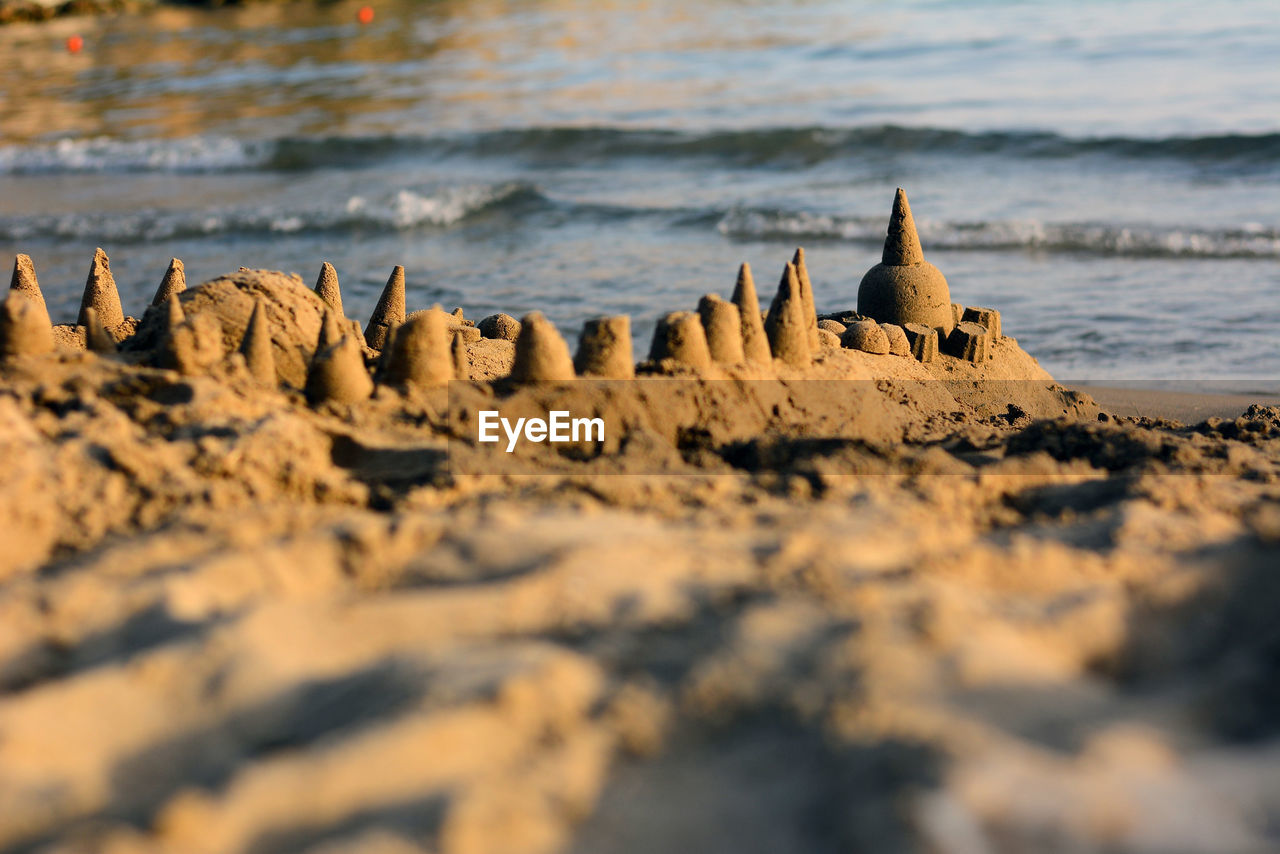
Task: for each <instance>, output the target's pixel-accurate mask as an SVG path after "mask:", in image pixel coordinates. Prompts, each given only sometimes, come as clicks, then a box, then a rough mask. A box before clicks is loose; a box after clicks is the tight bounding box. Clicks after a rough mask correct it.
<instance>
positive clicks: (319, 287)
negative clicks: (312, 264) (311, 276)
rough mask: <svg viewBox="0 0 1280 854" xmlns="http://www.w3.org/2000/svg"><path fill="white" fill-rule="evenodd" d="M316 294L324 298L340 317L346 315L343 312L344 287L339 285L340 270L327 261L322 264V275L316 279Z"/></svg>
mask: <svg viewBox="0 0 1280 854" xmlns="http://www.w3.org/2000/svg"><path fill="white" fill-rule="evenodd" d="M316 296H318V297H320V299H322V300H324V301H325V303H327V304H328V306H329V308H331V309H333V313H334V314H336V315H338V317H346V315H345V314H343V312H342V289H341V288H340V287H339V286H338V271H337V270H335V269H333V265H332V264H330V263H329V262H328V261H325V262H324V263H323V264H321V265H320V276H319V278H317V279H316Z"/></svg>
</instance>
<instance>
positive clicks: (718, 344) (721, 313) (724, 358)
mask: <svg viewBox="0 0 1280 854" xmlns="http://www.w3.org/2000/svg"><path fill="white" fill-rule="evenodd" d="M698 316H699V317H700V318H701V319H702V329H703V331H704V332H705V333H706V335H707V349H708V350H709V351H710V353H711V358H712V360H713V361H716V362H719V363H721V364H723V365H739V364H742V362H744V361H746V358H745V356H744V354H743V349H742V314H741V312H739V311H738V307H737V306H736V305H734V304H733V303H731V302H726V301H725V300H723V299H721V298H720V297H719V296H717V295H716V294H707V295H706V296H704V297H703V298H702V299H701V300H699V301H698Z"/></svg>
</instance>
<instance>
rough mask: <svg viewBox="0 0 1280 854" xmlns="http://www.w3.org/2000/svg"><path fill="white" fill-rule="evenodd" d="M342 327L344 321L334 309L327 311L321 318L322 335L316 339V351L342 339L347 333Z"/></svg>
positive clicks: (326, 348)
mask: <svg viewBox="0 0 1280 854" xmlns="http://www.w3.org/2000/svg"><path fill="white" fill-rule="evenodd" d="M342 327H343V323H342V321H341V320H339V319H338V315H336V314H334V313H333V312H332V311H325V313H324V317H323V318H321V319H320V337H319V338H317V339H316V350H315V351H316V352H317V353H320V352H323V351H325V350H328V349H329V348H330V347H332V346H334V345H335V344H337V343H338V342H339V341H341V340H342V337H343V336H344V335H346V334H347V333H346V331H344V330H343V328H342ZM387 343H390V342H389V341H388V342H387Z"/></svg>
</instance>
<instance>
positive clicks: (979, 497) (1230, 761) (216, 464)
mask: <svg viewBox="0 0 1280 854" xmlns="http://www.w3.org/2000/svg"><path fill="white" fill-rule="evenodd" d="M180 300H181V303H182V306H183V308H184V310H185V312H186V315H187V320H186V322H187V323H191V322H193V319H194V318H195V317H199V316H203V317H206V318H211V317H217V318H218V328H219V329H221V331H222V336H221V340H222V341H223V346H224V349H225V352H226V353H227V354H228V355H227V356H226V358H225V359H223V360H222V361H220V362H218V363H217V364H212V365H208V366H207V367H205V368H203V369H201V370H196V371H193V372H190V373H185V374H184V373H179V372H177V371H175V370H170V369H166V368H164V367H160V366H158V365H157V364H156V360H155V359H154V358H153V357H152V355H151V354H152V353H153V352H157V348H160V347H161V344H160V339H162V338H163V337H164V335H165V332H164V324H163V323H162V320H163V317H164V315H162V314H161V313H160V311H159V308H157V310H156V311H155V312H148V314H147V316H145V317H144V318H143V321H142V324H141V327H140V330H139V332H138V333H137V334H136V335H135V336H133V337H132V338H130V339H127V340H126V341H125V342H124V345H123V347H122V352H121V353H119V354H117V355H110V354H108V355H100V354H95V353H90V352H84V351H71V350H67V349H64V350H62V351H60V352H57V353H53V354H45V355H33V356H19V357H14V358H10V359H7V360H5V361H3V362H2V363H0V392H2V393H0V454H2V455H3V457H2V458H3V459H4V460H5V461H6V464H5V466H3V467H2V468H0V542H3V543H4V544H5V546H6V548H5V549H4V550H3V552H2V553H0V849H3V850H21V851H111V852H183V854H186V852H195V854H198V852H219V853H220V854H221V852H240V851H243V852H267V851H272V852H274V851H313V852H327V853H328V854H331V852H346V851H350V852H355V851H361V852H367V851H372V852H407V851H422V852H441V854H445V853H446V852H447V854H471V852H477V854H479V853H480V852H483V853H484V854H501V852H511V854H517V852H519V854H541V852H584V854H585V852H591V854H601V852H603V854H624V852H627V853H628V854H629V852H650V851H652V852H673V851H691V850H697V851H702V852H706V854H721V852H724V854H729V853H730V852H733V854H740V852H777V851H805V852H828V851H829V852H837V851H851V850H868V851H922V852H956V854H959V852H987V851H990V852H1004V851H1026V850H1035V851H1071V852H1079V851H1134V852H1138V851H1142V852H1150V851H1161V852H1163V851H1195V852H1199V851H1204V852H1209V851H1240V852H1249V851H1259V852H1260V851H1267V850H1274V849H1275V847H1276V846H1277V845H1278V844H1280V837H1278V836H1277V827H1280V822H1277V817H1278V816H1280V712H1278V711H1277V709H1278V708H1280V701H1278V700H1277V695H1276V688H1275V686H1276V684H1278V683H1277V680H1278V679H1280V671H1278V669H1277V662H1280V655H1277V650H1280V630H1278V629H1277V623H1276V621H1275V619H1274V613H1275V610H1276V607H1277V605H1278V604H1280V583H1278V582H1277V576H1276V575H1275V572H1274V566H1275V565H1276V556H1277V553H1278V552H1280V503H1278V502H1277V499H1278V498H1280V409H1278V408H1275V407H1263V406H1239V407H1236V406H1235V403H1236V402H1232V407H1231V408H1232V409H1234V412H1233V413H1232V416H1233V417H1231V418H1227V419H1221V418H1214V419H1209V420H1202V421H1200V422H1199V423H1190V424H1182V423H1178V422H1174V421H1171V420H1167V419H1166V418H1163V417H1161V416H1162V415H1165V416H1167V415H1170V414H1173V413H1174V412H1175V410H1169V411H1167V412H1166V411H1162V410H1161V406H1160V401H1161V398H1160V397H1159V396H1158V395H1157V396H1155V397H1149V398H1146V399H1145V400H1146V403H1144V411H1143V413H1142V415H1143V416H1144V417H1140V418H1138V417H1129V416H1128V415H1125V414H1122V413H1120V412H1113V413H1108V412H1106V411H1105V409H1106V406H1105V404H1104V405H1103V406H1101V407H1100V406H1099V405H1097V403H1096V402H1095V400H1094V399H1093V398H1092V397H1091V396H1090V395H1088V394H1083V393H1079V392H1077V391H1073V390H1070V389H1066V388H1063V387H1062V386H1060V385H1058V384H1057V383H1055V382H1054V381H1053V378H1052V377H1050V376H1049V375H1048V374H1047V373H1045V372H1044V371H1043V369H1041V368H1040V367H1039V365H1038V364H1037V363H1036V362H1035V360H1034V359H1033V358H1032V357H1031V356H1030V355H1029V354H1027V353H1025V352H1024V351H1023V350H1022V349H1021V348H1020V347H1019V346H1018V343H1017V340H1016V339H1015V338H1011V337H1007V336H1004V337H999V338H995V339H994V340H993V342H992V345H991V348H992V352H991V354H990V356H991V357H990V359H988V360H986V361H982V362H976V363H975V362H970V361H965V360H963V359H957V358H955V357H953V356H951V355H948V354H946V353H940V354H939V355H937V356H936V358H935V359H934V361H932V362H930V363H928V364H922V363H920V362H919V361H917V360H916V359H914V358H912V357H910V356H902V355H893V354H885V355H877V354H871V353H864V352H858V351H853V350H848V349H834V350H832V349H825V350H822V351H821V352H820V353H817V354H815V355H814V356H813V363H812V364H807V365H789V364H787V363H786V362H784V361H781V360H778V361H775V363H774V364H773V365H769V366H767V367H765V366H761V365H758V364H752V363H746V364H742V365H728V366H726V365H719V364H715V365H703V367H702V372H701V373H699V372H698V371H697V370H694V369H693V368H691V367H690V366H689V365H688V364H685V363H681V362H677V361H675V360H673V359H667V360H666V361H667V362H668V363H670V364H668V365H667V366H666V368H663V366H662V365H661V364H658V365H651V366H650V368H649V373H647V374H644V375H642V376H640V377H639V378H637V379H634V380H616V381H584V380H576V381H574V380H571V381H556V382H533V383H531V382H527V381H526V382H523V383H513V382H510V381H507V380H504V379H503V377H505V376H506V375H507V374H509V373H510V372H511V370H512V368H513V365H514V363H515V360H516V358H517V355H516V354H517V351H518V348H519V345H518V344H514V343H512V342H511V341H506V340H491V339H488V338H482V339H477V340H470V341H467V340H465V336H463V337H462V340H463V344H464V345H465V347H466V355H467V360H468V368H469V374H470V377H471V379H470V380H468V381H460V382H454V383H452V384H450V386H449V388H422V387H416V386H412V385H411V386H408V387H406V388H405V389H403V390H401V389H397V388H396V387H393V386H391V385H381V384H380V385H378V386H377V388H376V389H375V390H374V391H373V393H372V395H364V396H361V397H360V398H359V399H355V400H348V401H333V400H326V401H321V402H318V403H317V405H314V406H311V405H308V403H307V401H306V398H305V397H304V395H303V394H302V392H301V389H302V388H303V387H304V386H305V385H306V382H305V377H304V375H305V373H306V371H307V370H308V369H309V365H310V364H311V361H312V359H313V357H314V351H315V349H316V345H317V342H318V340H319V329H320V324H321V316H322V312H323V310H324V305H323V303H322V301H321V300H320V298H319V297H316V296H315V294H314V293H312V292H311V290H310V289H309V288H308V287H307V286H306V285H305V284H303V283H302V282H301V281H300V280H295V279H292V278H290V277H286V276H284V275H283V274H270V273H265V272H261V271H240V272H238V273H236V274H232V275H230V276H227V277H223V278H222V279H219V280H216V281H215V282H213V283H206V284H205V285H201V286H198V287H194V288H190V289H188V290H186V291H183V292H182V293H181V294H180ZM796 304H797V305H798V304H799V301H797V303H796ZM255 306H257V307H258V308H257V310H258V311H259V312H260V314H261V317H262V318H264V319H265V320H266V321H267V322H268V325H269V326H270V333H271V353H272V358H273V360H274V363H275V365H276V368H277V371H278V374H279V376H278V379H279V383H278V384H276V385H275V386H274V387H272V386H269V385H264V384H263V383H262V381H261V378H257V379H255V377H254V375H253V374H252V373H251V372H250V370H249V368H248V367H247V363H246V360H245V359H244V357H243V356H241V355H238V354H236V353H235V351H236V350H238V349H239V348H240V347H241V343H242V339H243V337H244V333H245V328H246V327H247V326H248V323H249V317H250V315H251V314H252V313H253V311H255ZM693 317H694V319H695V321H696V318H697V316H696V315H694V316H693ZM787 323H788V324H793V323H794V324H797V325H798V328H801V329H803V328H804V325H803V324H802V323H801V322H800V321H799V320H796V319H795V318H790V317H789V319H788V321H787ZM525 324H526V327H530V328H531V330H532V331H531V334H532V335H534V336H535V338H531V339H529V340H528V341H526V349H525V355H524V356H522V358H524V359H525V360H526V364H528V365H530V366H536V365H542V364H543V363H544V362H545V363H546V364H548V365H552V367H553V368H554V370H550V369H548V372H549V373H550V374H554V375H556V376H557V377H558V376H559V375H560V373H562V372H563V371H564V370H567V368H565V367H564V362H565V360H566V359H567V358H568V357H567V353H566V352H565V351H566V349H567V347H568V346H569V345H571V344H572V342H573V338H574V335H570V334H568V333H569V332H570V331H569V330H560V331H559V332H557V331H556V330H554V329H553V328H550V325H549V324H548V323H547V321H546V320H545V319H543V318H541V317H535V318H532V319H531V318H526V319H525ZM1004 331H1005V332H1006V333H1007V332H1016V330H1007V329H1006V330H1004ZM574 332H576V331H574ZM341 334H342V335H343V336H344V338H343V340H345V341H347V342H348V343H349V344H350V345H351V346H352V347H354V346H357V345H356V343H355V342H354V340H353V339H354V337H355V334H356V333H355V331H354V330H352V331H351V332H349V333H348V332H346V331H345V330H343V331H342V333H341ZM561 335H563V336H564V337H565V338H567V339H569V341H568V342H566V341H563V340H561V339H560V336H561ZM148 336H150V338H148ZM393 340H394V337H393ZM456 340H459V339H457V338H455V341H456ZM147 341H150V343H149V344H148V343H147ZM131 342H132V343H131ZM263 343H265V342H261V341H260V342H258V343H257V344H256V345H255V346H257V347H261V346H262V344H263ZM144 345H145V346H144ZM543 349H547V353H548V354H550V355H546V354H543V353H542V350H543ZM348 355H350V354H348ZM364 355H365V361H366V369H367V370H369V371H370V374H371V375H372V372H373V369H374V367H375V365H376V362H377V358H378V354H377V353H368V352H366V353H365V354H364ZM441 358H442V356H441ZM539 360H541V361H539ZM553 363H554V364H553ZM541 370H542V369H541V368H539V369H538V370H537V371H535V370H533V369H532V367H531V368H529V369H526V370H525V372H524V373H523V374H522V375H521V376H520V377H519V378H520V379H524V380H528V378H529V376H530V374H531V373H534V374H536V373H539V371H541ZM1103 399H1104V400H1105V398H1103ZM1176 403H1177V407H1178V408H1177V410H1176V411H1177V412H1184V411H1187V410H1186V409H1185V408H1183V407H1185V404H1186V403H1187V401H1186V400H1181V401H1178V402H1176ZM1211 403H1214V404H1216V406H1217V408H1221V404H1222V402H1221V401H1217V402H1211ZM1240 403H1243V401H1240ZM494 405H498V406H501V408H502V410H503V411H504V412H510V413H517V412H529V413H535V412H545V411H547V410H549V409H551V408H554V407H557V406H566V407H569V408H571V409H573V410H575V411H582V410H583V409H587V410H592V411H595V410H598V411H600V412H602V413H605V414H606V415H607V416H608V418H609V419H610V428H611V431H610V433H609V435H608V436H607V438H606V441H605V442H603V443H600V444H599V445H598V446H590V447H588V446H578V447H573V446H565V447H564V448H563V449H553V448H552V447H551V446H547V445H541V446H528V447H525V448H522V449H520V450H519V451H518V452H516V453H513V454H511V455H505V454H501V453H500V452H499V453H496V454H495V453H490V452H489V449H487V448H482V447H481V446H480V445H479V444H478V443H477V442H475V441H474V439H473V436H474V434H473V433H472V432H471V431H470V429H469V428H468V425H467V422H466V421H465V420H463V419H462V417H461V416H462V413H473V412H474V411H475V410H477V409H478V408H481V407H486V406H494ZM1203 405H1211V404H1203ZM1147 407H1150V408H1147ZM469 472H482V473H478V474H476V473H469Z"/></svg>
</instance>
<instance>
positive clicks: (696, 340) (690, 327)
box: [649, 311, 711, 370]
mask: <svg viewBox="0 0 1280 854" xmlns="http://www.w3.org/2000/svg"><path fill="white" fill-rule="evenodd" d="M649 359H650V360H651V361H654V362H657V361H661V360H662V359H673V360H675V361H677V362H681V363H683V364H686V365H688V366H690V367H692V368H696V369H697V370H706V369H707V368H709V367H711V350H710V349H709V348H708V347H707V334H706V333H705V332H704V331H703V329H702V319H701V318H700V317H698V315H696V314H694V313H693V312H692V311H673V312H671V313H670V314H668V315H667V316H666V317H664V318H662V319H661V320H659V321H658V328H657V329H655V330H654V331H653V345H652V346H651V347H650V348H649Z"/></svg>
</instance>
